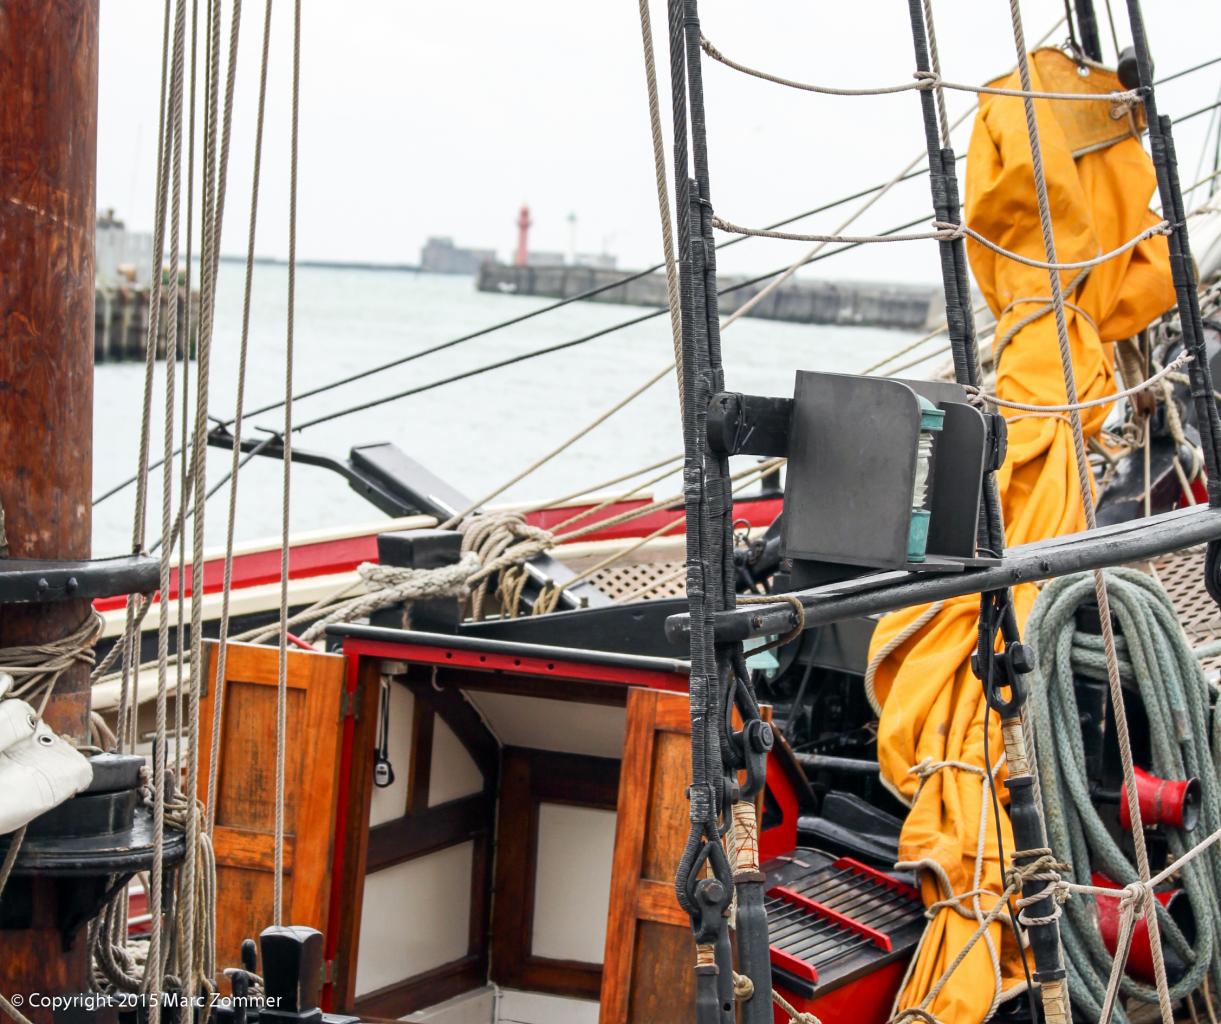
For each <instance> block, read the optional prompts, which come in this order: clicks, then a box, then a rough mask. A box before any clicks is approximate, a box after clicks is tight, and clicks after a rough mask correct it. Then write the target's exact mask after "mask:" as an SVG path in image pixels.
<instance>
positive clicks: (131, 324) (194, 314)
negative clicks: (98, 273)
mask: <svg viewBox="0 0 1221 1024" xmlns="http://www.w3.org/2000/svg"><path fill="white" fill-rule="evenodd" d="M189 301H190V309H191V322H190V337H189V338H188V337H187V302H188V297H187V294H186V291H185V290H184V289H180V290H179V293H178V310H177V316H178V325H177V329H178V333H177V345H176V346H175V347H176V349H177V358H179V359H181V358H182V357H183V355H184V354H190V355H191V356H194V354H195V336H196V324H197V323H198V322H199V292H198V291H193V292H191V294H190V298H189ZM150 308H151V299H150V296H149V288H148V287H147V286H138V287H137V286H131V285H125V286H111V287H102V286H99V287H98V288H97V289H96V290H95V291H94V293H93V316H94V324H93V361H94V363H119V362H128V361H133V360H136V361H138V360H142V359H144V358H145V355H144V353H145V347H144V346H145V344H146V339H147V338H148V324H149V314H150ZM169 325H170V296H169V289H168V288H166V289H164V290H163V291H162V293H161V316H160V318H159V321H158V325H157V358H158V359H164V358H165V347H166V341H167V339H168V337H169Z"/></svg>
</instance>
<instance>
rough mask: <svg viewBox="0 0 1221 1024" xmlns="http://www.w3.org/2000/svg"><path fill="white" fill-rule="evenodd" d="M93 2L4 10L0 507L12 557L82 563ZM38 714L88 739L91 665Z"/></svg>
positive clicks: (45, 631)
mask: <svg viewBox="0 0 1221 1024" xmlns="http://www.w3.org/2000/svg"><path fill="white" fill-rule="evenodd" d="M97 59H98V4H97V0H63V2H57V3H52V4H49V3H46V2H45V0H5V3H4V4H3V5H0V97H3V103H0V267H3V268H4V269H3V272H2V273H0V318H2V319H0V503H2V504H3V507H4V515H5V532H6V534H7V536H8V548H9V550H8V554H9V557H12V558H88V557H89V556H90V549H91V531H92V525H93V522H92V508H91V502H92V494H91V492H92V484H93V319H94V316H93V292H94V252H93V244H94V224H95V216H96V214H95V210H94V195H95V182H96V177H97V174H96V161H97V72H98V64H97ZM88 613H89V604H88V602H87V601H58V602H54V603H52V604H46V605H25V606H20V607H18V606H10V607H6V608H0V645H4V646H8V645H12V644H24V643H31V642H39V641H45V640H57V639H60V638H61V637H64V636H66V635H68V634H69V633H71V632H72V631H74V630H75V629H76V628H77V627H78V626H79V625H80V624H81V622H82V621H83V620H84V618H85V616H86V615H88ZM45 717H46V720H47V723H48V724H49V725H50V726H51V727H52V728H53V729H54V730H55V731H56V732H59V733H62V734H65V735H68V736H71V737H73V738H77V739H82V740H84V739H87V738H88V732H87V730H88V720H89V670H88V667H87V666H84V665H81V666H76V667H73V668H70V669H68V670H67V671H66V672H65V673H64V674H63V676H61V677H60V680H59V684H58V686H57V687H56V693H55V696H54V697H52V699H51V702H50V704H49V705H48V707H47V712H46V716H45Z"/></svg>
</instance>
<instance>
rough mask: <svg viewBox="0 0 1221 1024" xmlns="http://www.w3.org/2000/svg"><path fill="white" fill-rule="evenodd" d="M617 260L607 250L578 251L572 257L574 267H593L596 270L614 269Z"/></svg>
mask: <svg viewBox="0 0 1221 1024" xmlns="http://www.w3.org/2000/svg"><path fill="white" fill-rule="evenodd" d="M618 262H619V261H618V259H617V258H616V257H615V256H612V255H611V254H610V253H609V252H579V253H577V254H576V255H574V256H573V258H572V265H573V266H574V267H594V268H595V269H597V270H614V269H615V266H616V264H617V263H618Z"/></svg>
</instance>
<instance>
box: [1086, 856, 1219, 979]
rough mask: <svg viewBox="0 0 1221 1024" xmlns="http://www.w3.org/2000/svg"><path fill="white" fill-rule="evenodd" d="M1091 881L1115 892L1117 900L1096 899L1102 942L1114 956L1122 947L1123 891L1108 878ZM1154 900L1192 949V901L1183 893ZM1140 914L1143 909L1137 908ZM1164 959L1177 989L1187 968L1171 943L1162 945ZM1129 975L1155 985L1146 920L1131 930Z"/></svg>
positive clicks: (1157, 895) (1160, 894) (1098, 876)
mask: <svg viewBox="0 0 1221 1024" xmlns="http://www.w3.org/2000/svg"><path fill="white" fill-rule="evenodd" d="M1091 881H1092V882H1093V883H1094V884H1095V885H1096V886H1099V887H1100V888H1104V889H1114V890H1115V898H1114V899H1110V898H1108V897H1106V896H1096V897H1095V900H1094V902H1095V903H1096V904H1097V905H1098V930H1099V932H1101V934H1102V942H1103V944H1104V945H1105V946H1106V948H1107V952H1109V953H1110V954H1111V955H1112V956H1114V955H1115V951H1116V948H1117V947H1118V945H1119V941H1118V940H1119V916H1120V915H1119V898H1120V896H1122V894H1123V889H1122V888H1121V887H1120V886H1118V885H1116V884H1115V883H1114V882H1112V881H1111V880H1110V879H1109V878H1107V876H1106V875H1101V874H1099V873H1098V872H1097V871H1095V872H1094V874H1093V877H1092V878H1091ZM1153 896H1154V899H1156V900H1157V901H1158V903H1160V904H1161V905H1162V906H1163V907H1165V908H1166V911H1167V913H1169V914H1170V918H1171V920H1173V921H1174V923H1175V924H1177V925H1178V926H1179V930H1180V931H1181V932H1182V933H1183V937H1184V938H1185V939H1186V940H1187V942H1188V944H1189V945H1193V946H1194V945H1195V941H1196V916H1195V914H1194V913H1192V910H1191V901H1190V900H1189V899H1188V898H1187V893H1185V892H1184V891H1183V890H1182V889H1170V890H1168V891H1166V892H1158V893H1154V894H1153ZM1137 912H1138V913H1139V912H1140V908H1139V907H1138V908H1137ZM1162 956H1163V958H1164V959H1165V962H1166V975H1167V977H1168V978H1169V979H1170V984H1172V985H1174V984H1176V983H1177V982H1178V981H1180V980H1181V979H1182V978H1183V977H1184V976H1185V975H1186V974H1187V964H1186V963H1184V962H1183V958H1182V957H1180V956H1179V955H1178V953H1176V952H1175V951H1174V947H1173V946H1171V945H1170V944H1169V943H1166V942H1163V943H1162ZM1126 970H1127V973H1128V974H1130V975H1131V976H1132V977H1133V978H1137V979H1139V980H1140V981H1143V982H1145V983H1146V984H1149V985H1152V984H1154V983H1155V979H1154V976H1153V950H1152V948H1151V947H1150V944H1149V922H1148V921H1146V920H1145V918H1144V916H1143V915H1142V916H1140V917H1138V918H1137V919H1136V922H1135V923H1134V924H1133V926H1132V945H1131V947H1130V949H1129V951H1128V963H1127V967H1126Z"/></svg>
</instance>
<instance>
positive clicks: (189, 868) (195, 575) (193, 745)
mask: <svg viewBox="0 0 1221 1024" xmlns="http://www.w3.org/2000/svg"><path fill="white" fill-rule="evenodd" d="M221 6H222V5H221V3H220V0H213V2H212V3H210V5H209V14H210V19H209V33H210V38H211V44H210V48H209V67H208V121H207V130H206V136H205V152H206V153H207V154H208V156H207V162H208V170H209V176H208V181H209V183H210V185H211V189H210V190H207V195H208V200H209V206H208V213H209V216H208V217H207V218H206V220H205V224H204V239H203V249H202V251H201V257H202V259H201V261H200V263H201V276H202V278H203V286H202V289H201V295H200V302H201V310H200V330H199V340H198V346H197V354H196V362H195V373H196V385H195V403H196V404H195V425H194V432H195V444H194V449H193V451H192V452H191V456H192V466H191V480H190V484H189V486H190V488H191V490H192V492H193V493H194V494H196V495H202V494H204V493H205V490H206V484H207V460H206V458H205V455H206V450H205V447H204V439H205V437H206V431H207V409H208V390H209V386H210V380H211V357H212V335H213V328H214V326H215V312H216V276H217V274H216V271H217V256H216V254H217V250H218V248H219V246H220V240H221V234H222V228H223V224H224V211H225V195H226V186H227V183H228V170H229V149H230V141H231V139H232V123H233V116H232V115H233V98H234V82H235V68H236V60H237V43H238V38H237V34H236V33H237V29H238V28H239V24H240V23H239V22H238V20H237V14H238V11H237V3H236V0H235V4H234V18H233V20H232V22H231V26H232V27H231V37H230V51H229V68H228V70H229V74H228V76H227V78H226V87H225V104H224V111H223V114H220V113H219V112H218V105H219V99H220V93H221V87H220V65H221ZM218 134H219V136H220V138H219V152H218V140H217V136H218ZM184 442H185V438H184ZM187 501H188V495H187V494H184V495H183V496H182V503H183V504H184V505H185V504H186V503H187ZM197 504H198V505H199V507H198V508H196V510H195V515H194V522H193V527H194V529H193V534H192V538H191V542H192V545H191V549H192V554H191V653H190V663H191V673H190V685H189V692H188V697H187V707H188V716H187V717H188V721H187V770H186V793H187V794H188V795H189V799H188V808H187V811H186V814H185V821H184V826H185V827H184V831H185V834H186V836H185V838H186V858H185V861H184V863H183V867H182V879H183V881H182V884H183V889H184V891H185V893H186V894H187V895H186V898H185V899H184V900H183V901H182V903H183V907H182V916H183V932H184V934H185V946H186V959H187V970H186V977H185V978H184V979H183V984H184V985H189V986H190V987H191V988H192V989H194V988H196V987H198V986H199V985H200V984H204V985H207V984H209V981H208V975H210V974H211V973H212V967H213V964H212V963H211V958H212V951H213V945H214V943H213V942H212V941H210V939H209V938H208V936H206V935H205V936H203V937H202V939H203V941H202V943H201V945H200V949H199V950H198V951H197V949H196V927H195V909H196V908H195V904H196V887H197V882H196V875H197V869H198V867H199V864H198V858H199V856H200V853H201V849H200V840H199V827H200V824H201V822H200V817H199V814H198V813H197V810H196V794H197V793H198V791H199V701H200V693H201V689H202V679H203V674H204V671H203V660H204V659H203V600H204V590H205V587H206V581H205V575H206V571H207V565H206V561H205V559H204V513H205V511H206V509H205V507H204V506H203V505H202V504H199V503H198V502H197ZM203 854H204V862H203V876H202V877H203V881H204V887H205V888H208V886H209V883H210V881H211V874H212V870H213V869H212V867H211V865H210V863H209V857H208V855H207V841H206V839H205V840H204V844H203ZM204 924H205V927H206V926H207V922H206V920H205V922H204ZM197 952H198V953H199V954H202V960H203V963H202V966H203V968H204V970H203V971H202V972H201V971H200V970H199V967H198V966H197V964H198V963H199V958H198V957H197ZM201 974H203V977H202V978H201Z"/></svg>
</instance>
